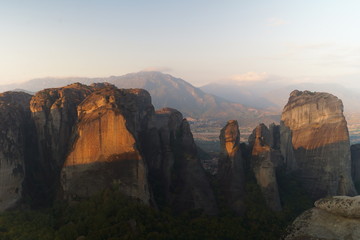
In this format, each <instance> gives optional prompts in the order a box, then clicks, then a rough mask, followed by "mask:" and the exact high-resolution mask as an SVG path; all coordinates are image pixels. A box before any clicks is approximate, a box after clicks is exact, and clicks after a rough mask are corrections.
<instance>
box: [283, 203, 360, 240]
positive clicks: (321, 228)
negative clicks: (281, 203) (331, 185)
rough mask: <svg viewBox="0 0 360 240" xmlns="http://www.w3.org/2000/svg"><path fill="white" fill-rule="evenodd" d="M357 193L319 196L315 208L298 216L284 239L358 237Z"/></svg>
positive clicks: (329, 239) (358, 212) (345, 238)
mask: <svg viewBox="0 0 360 240" xmlns="http://www.w3.org/2000/svg"><path fill="white" fill-rule="evenodd" d="M359 226H360V196H356V197H346V196H336V197H330V198H325V199H320V200H318V201H316V202H315V208H312V209H310V210H307V211H306V212H304V213H303V214H302V215H300V216H299V217H298V218H297V219H296V220H295V221H294V223H293V224H292V225H291V226H290V228H289V234H288V236H286V238H285V239H286V240H301V239H312V240H333V239H339V240H341V239H343V240H349V239H354V240H355V239H360V228H359Z"/></svg>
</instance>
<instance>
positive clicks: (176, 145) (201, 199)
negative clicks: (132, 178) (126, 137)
mask: <svg viewBox="0 0 360 240" xmlns="http://www.w3.org/2000/svg"><path fill="white" fill-rule="evenodd" d="M142 143H143V149H144V152H145V156H146V160H147V163H148V168H149V182H150V184H151V187H152V190H153V192H154V197H155V200H156V202H157V203H158V205H159V206H160V207H161V206H170V207H171V208H172V209H174V210H175V211H176V212H181V211H184V210H189V209H199V208H201V209H203V210H204V211H205V212H206V213H208V214H216V212H217V207H216V203H215V198H214V195H213V192H212V190H211V188H210V185H209V182H208V181H207V179H206V176H205V172H204V170H203V168H202V166H201V163H200V161H199V159H198V158H197V149H196V145H195V142H194V139H193V136H192V133H191V131H190V126H189V124H188V122H187V121H186V119H183V116H182V114H181V113H180V112H179V111H177V110H175V109H171V108H164V109H160V110H158V111H156V114H155V115H154V116H153V118H152V120H151V121H150V122H149V128H148V131H147V134H146V136H145V138H144V139H143V140H142Z"/></svg>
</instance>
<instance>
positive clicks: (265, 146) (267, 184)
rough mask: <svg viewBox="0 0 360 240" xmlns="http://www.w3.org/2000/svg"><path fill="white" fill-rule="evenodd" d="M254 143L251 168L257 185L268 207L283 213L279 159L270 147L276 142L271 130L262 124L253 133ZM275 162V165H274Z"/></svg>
mask: <svg viewBox="0 0 360 240" xmlns="http://www.w3.org/2000/svg"><path fill="white" fill-rule="evenodd" d="M253 136H254V137H250V138H254V142H253V144H252V153H251V167H252V170H253V172H254V175H255V178H256V181H257V184H258V185H259V186H260V188H261V192H262V193H263V196H264V198H265V201H266V203H267V205H268V207H269V208H270V209H272V210H274V211H281V209H282V208H281V203H280V197H279V190H278V184H277V180H276V169H275V163H277V162H278V159H277V158H276V157H275V156H276V155H275V154H272V152H274V151H276V150H273V149H272V148H271V147H270V146H271V144H272V143H273V142H274V141H273V140H272V136H273V135H271V134H270V131H269V129H268V128H267V127H266V126H265V125H264V124H260V125H259V126H257V127H256V128H255V130H254V133H253ZM274 162H275V163H274Z"/></svg>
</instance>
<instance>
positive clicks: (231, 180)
mask: <svg viewBox="0 0 360 240" xmlns="http://www.w3.org/2000/svg"><path fill="white" fill-rule="evenodd" d="M219 138H220V150H221V152H220V158H219V163H218V180H219V185H220V191H221V193H222V194H223V196H224V198H225V201H226V203H227V205H228V206H229V207H230V208H231V209H232V210H234V211H235V212H236V213H238V214H242V213H243V212H244V210H245V206H244V181H245V179H244V160H243V158H242V155H241V150H240V131H239V125H238V122H237V121H236V120H230V121H228V122H227V124H226V126H225V127H224V128H222V129H221V132H220V136H219Z"/></svg>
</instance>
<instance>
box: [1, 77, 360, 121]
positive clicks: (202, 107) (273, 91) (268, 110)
mask: <svg viewBox="0 0 360 240" xmlns="http://www.w3.org/2000/svg"><path fill="white" fill-rule="evenodd" d="M74 82H80V83H83V84H87V85H89V84H92V83H96V82H109V83H111V84H114V85H115V86H117V87H119V88H143V89H146V90H147V91H149V92H150V94H151V97H152V102H153V104H154V106H155V108H157V109H159V108H163V107H171V108H175V109H178V110H179V111H180V112H182V113H183V114H184V116H185V117H188V118H189V117H191V118H195V119H211V120H219V121H226V120H229V119H236V120H238V121H239V124H240V126H248V125H249V126H255V125H256V124H258V123H260V122H264V123H271V122H277V121H279V115H280V113H281V111H282V108H283V106H284V105H285V104H286V102H287V100H288V98H289V93H290V92H292V91H293V90H295V89H298V90H310V91H318V92H328V93H331V94H333V95H335V96H337V97H338V98H340V99H341V100H342V101H343V103H344V109H345V115H346V116H347V118H348V119H351V121H356V122H357V121H358V120H357V119H358V118H359V116H360V114H358V113H360V106H359V101H358V99H359V97H358V96H359V95H360V92H357V91H355V90H350V89H347V88H345V87H343V86H341V85H339V84H314V83H299V84H291V85H285V84H284V83H283V82H282V83H279V82H261V81H260V82H254V83H247V84H242V85H239V83H236V82H228V83H211V84H208V85H205V86H202V87H200V88H197V87H194V86H193V85H191V84H190V83H188V82H186V81H185V80H183V79H180V78H176V77H173V76H171V75H169V74H163V73H160V72H154V71H149V72H145V71H143V72H138V73H129V74H126V75H123V76H111V77H106V78H77V77H72V78H51V77H48V78H38V79H33V80H30V81H27V82H23V83H17V84H8V85H0V92H4V91H9V90H15V89H16V90H18V91H19V90H20V91H25V92H28V93H29V92H30V93H31V92H32V93H34V92H37V91H39V90H41V89H44V88H53V87H60V86H64V85H66V84H71V83H74ZM358 115H359V116H358ZM354 116H355V117H354ZM354 119H355V120H354Z"/></svg>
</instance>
